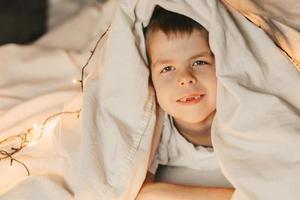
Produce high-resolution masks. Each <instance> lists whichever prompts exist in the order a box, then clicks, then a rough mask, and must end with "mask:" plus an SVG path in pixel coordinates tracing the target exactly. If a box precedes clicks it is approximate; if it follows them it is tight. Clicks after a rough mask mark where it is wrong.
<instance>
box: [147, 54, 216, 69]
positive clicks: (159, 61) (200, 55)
mask: <svg viewBox="0 0 300 200" xmlns="http://www.w3.org/2000/svg"><path fill="white" fill-rule="evenodd" d="M204 56H210V57H211V56H212V53H211V52H207V51H204V52H201V53H198V54H195V55H193V56H191V57H190V58H189V60H193V59H195V58H199V57H204ZM171 62H172V59H165V60H157V61H156V62H155V63H154V64H151V66H152V67H155V66H157V65H161V64H166V63H171Z"/></svg>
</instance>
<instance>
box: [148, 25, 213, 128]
mask: <svg viewBox="0 0 300 200" xmlns="http://www.w3.org/2000/svg"><path fill="white" fill-rule="evenodd" d="M148 41H149V43H148V55H149V58H150V62H151V75H152V81H153V85H154V88H155V90H156V96H157V100H158V103H159V105H160V106H161V107H162V109H163V110H164V111H165V112H167V113H168V114H170V115H171V116H172V117H174V119H175V120H176V121H182V122H185V123H199V122H202V121H204V120H205V119H206V118H207V117H209V116H210V115H212V114H213V113H214V111H215V109H216V85H217V79H216V75H215V74H216V73H215V64H214V57H213V54H212V53H211V51H210V47H209V44H208V39H207V35H206V33H203V32H200V31H198V30H194V31H193V32H192V33H191V35H188V34H171V35H169V36H167V35H165V34H164V33H163V32H162V31H160V30H158V31H155V32H152V33H151V34H150V35H149V40H148Z"/></svg>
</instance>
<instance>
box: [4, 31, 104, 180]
mask: <svg viewBox="0 0 300 200" xmlns="http://www.w3.org/2000/svg"><path fill="white" fill-rule="evenodd" d="M109 28H110V25H109V26H108V28H107V29H106V30H105V32H104V33H103V34H102V35H101V36H100V37H99V39H98V40H97V42H96V44H95V46H94V48H93V49H92V50H91V54H90V56H89V58H88V59H87V61H86V63H85V65H84V66H83V67H82V68H81V79H80V80H76V79H74V80H73V81H72V82H73V83H74V84H77V83H80V87H81V91H82V92H83V86H84V85H83V79H84V71H85V68H86V67H87V66H88V64H89V62H90V60H91V59H92V57H93V55H94V52H95V51H96V48H97V47H98V44H99V43H100V41H101V39H102V38H103V37H104V35H105V34H106V33H107V31H108V30H109ZM80 113H81V109H78V110H76V111H64V112H58V113H55V114H53V115H50V116H49V117H47V118H46V119H44V120H43V121H42V122H41V123H39V124H41V128H40V130H38V129H39V125H38V123H34V124H33V125H32V127H30V128H28V129H27V130H26V131H21V132H20V133H18V134H15V135H12V136H9V137H7V138H5V139H3V140H1V141H0V162H1V161H3V160H7V159H10V165H9V169H12V166H13V164H14V162H16V163H19V164H20V165H22V166H23V167H24V168H25V170H26V173H27V175H28V176H30V170H29V168H28V167H27V166H26V164H25V163H24V162H22V161H20V160H18V159H16V158H15V157H14V156H15V154H17V153H18V152H20V151H21V150H22V149H24V148H25V147H28V146H32V145H34V144H36V143H37V142H38V141H39V140H40V139H41V138H42V137H43V136H44V134H45V129H46V125H47V124H48V123H49V122H51V121H52V120H54V119H55V118H57V117H60V116H61V115H65V114H71V115H76V117H77V118H79V117H80ZM36 132H37V133H38V134H36ZM10 143H13V144H12V145H11V146H10V145H8V146H5V144H10Z"/></svg>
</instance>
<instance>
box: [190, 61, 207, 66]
mask: <svg viewBox="0 0 300 200" xmlns="http://www.w3.org/2000/svg"><path fill="white" fill-rule="evenodd" d="M207 64H208V63H207V62H205V61H203V60H197V61H195V62H194V63H193V65H192V66H198V65H207Z"/></svg>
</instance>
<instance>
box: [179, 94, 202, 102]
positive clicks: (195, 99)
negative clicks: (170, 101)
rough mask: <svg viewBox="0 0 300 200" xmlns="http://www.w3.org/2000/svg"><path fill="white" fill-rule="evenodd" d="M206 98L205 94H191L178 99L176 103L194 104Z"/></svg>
mask: <svg viewBox="0 0 300 200" xmlns="http://www.w3.org/2000/svg"><path fill="white" fill-rule="evenodd" d="M204 96H205V95H204V94H190V95H187V96H184V97H182V98H180V99H178V100H177V101H176V102H178V103H181V104H191V103H193V104H194V103H198V102H200V101H201V100H202V98H203V97H204Z"/></svg>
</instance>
